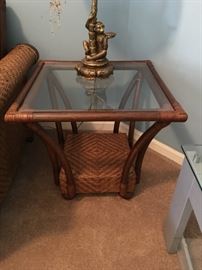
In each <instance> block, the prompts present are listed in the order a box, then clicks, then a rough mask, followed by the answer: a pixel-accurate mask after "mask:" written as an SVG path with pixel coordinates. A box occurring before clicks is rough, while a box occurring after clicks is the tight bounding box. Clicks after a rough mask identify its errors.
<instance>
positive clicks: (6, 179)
mask: <svg viewBox="0 0 202 270" xmlns="http://www.w3.org/2000/svg"><path fill="white" fill-rule="evenodd" d="M37 60H38V53H37V51H36V50H35V49H34V48H32V47H31V46H29V45H18V46H17V47H16V48H15V49H13V50H11V51H10V52H9V53H8V54H7V55H6V56H5V57H4V58H2V59H1V60H0V202H1V201H2V199H3V197H4V196H5V194H6V192H7V190H8V189H9V186H10V184H11V182H12V179H13V176H14V174H15V172H16V168H17V165H18V161H19V160H20V154H21V149H22V144H23V141H24V140H25V136H26V132H25V129H24V127H23V126H22V125H20V124H8V123H4V122H3V117H4V112H5V110H6V109H7V108H8V106H9V105H10V102H11V101H12V100H13V99H14V98H15V96H16V95H17V94H18V93H19V91H20V89H21V86H22V85H23V82H24V81H25V78H26V76H27V73H28V71H29V69H30V68H31V66H32V65H33V64H34V63H35V62H36V61H37Z"/></svg>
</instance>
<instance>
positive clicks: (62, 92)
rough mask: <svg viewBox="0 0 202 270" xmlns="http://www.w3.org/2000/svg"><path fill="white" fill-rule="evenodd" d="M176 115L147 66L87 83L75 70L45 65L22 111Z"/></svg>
mask: <svg viewBox="0 0 202 270" xmlns="http://www.w3.org/2000/svg"><path fill="white" fill-rule="evenodd" d="M50 110H51V111H69V110H71V111H90V110H93V111H96V110H99V111H100V110H105V111H106V110H109V111H112V110H119V111H173V108H172V106H171V104H170V102H169V101H168V99H167V97H166V95H165V94H164V92H163V91H162V89H161V88H160V86H159V84H158V83H157V81H156V80H155V78H154V76H153V75H152V73H151V71H150V70H149V68H148V67H147V65H146V64H145V63H136V64H134V65H133V66H132V67H131V66H129V67H128V68H127V66H124V68H120V67H119V68H118V69H116V68H115V70H114V73H113V75H111V76H110V77H109V78H107V79H99V78H96V79H95V80H88V79H85V78H83V77H81V76H78V75H77V72H76V70H75V69H74V66H73V65H72V66H71V65H65V64H64V63H63V64H61V63H55V64H51V63H45V64H44V66H43V68H42V70H41V71H40V73H39V74H38V76H37V78H36V80H35V81H34V83H33V85H32V86H31V88H30V90H29V92H28V94H27V96H26V98H25V100H24V102H23V104H22V106H21V107H20V109H19V111H37V112H38V111H39V112H43V111H50Z"/></svg>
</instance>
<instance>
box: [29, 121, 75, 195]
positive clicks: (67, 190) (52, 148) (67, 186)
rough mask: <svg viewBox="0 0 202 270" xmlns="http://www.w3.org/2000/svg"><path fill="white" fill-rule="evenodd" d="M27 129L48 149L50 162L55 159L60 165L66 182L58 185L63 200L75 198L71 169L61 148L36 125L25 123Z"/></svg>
mask: <svg viewBox="0 0 202 270" xmlns="http://www.w3.org/2000/svg"><path fill="white" fill-rule="evenodd" d="M26 125H27V127H28V128H30V129H31V130H32V131H33V132H35V133H36V134H37V135H38V136H39V137H40V138H41V140H42V141H43V142H44V144H45V145H46V147H47V148H48V153H49V154H50V152H51V154H50V158H51V161H52V162H54V159H55V158H56V157H57V160H58V161H59V162H60V163H61V166H62V167H63V168H64V171H65V174H66V181H65V182H64V181H63V182H62V183H60V188H61V192H62V195H63V197H64V198H65V199H72V198H73V197H74V196H75V191H76V189H75V184H74V180H73V174H72V170H71V167H70V165H69V163H68V161H67V159H66V157H65V155H64V152H63V150H62V148H61V147H60V146H59V144H57V143H56V142H55V141H54V140H53V139H52V138H51V137H50V136H49V135H48V134H47V133H46V132H45V131H44V129H43V128H42V127H41V126H40V125H39V124H38V123H26Z"/></svg>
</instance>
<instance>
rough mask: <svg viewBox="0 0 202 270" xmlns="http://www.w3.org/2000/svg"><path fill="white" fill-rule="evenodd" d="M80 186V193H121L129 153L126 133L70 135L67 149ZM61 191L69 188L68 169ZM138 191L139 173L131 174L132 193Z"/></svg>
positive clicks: (66, 152)
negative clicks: (137, 179) (136, 180)
mask: <svg viewBox="0 0 202 270" xmlns="http://www.w3.org/2000/svg"><path fill="white" fill-rule="evenodd" d="M64 152H65V155H66V158H67V159H68V161H69V163H70V165H71V168H72V171H73V175H74V181H75V184H76V193H105V192H119V189H120V181H121V174H122V170H123V165H124V163H125V161H126V158H127V156H128V153H129V146H128V142H127V136H126V134H109V133H104V134H103V133H80V134H68V135H67V137H66V142H65V146H64ZM60 184H61V189H63V187H64V188H65V187H66V177H65V173H64V170H63V169H61V172H60ZM134 188H135V173H134V170H131V172H130V175H129V187H128V191H130V192H133V191H134Z"/></svg>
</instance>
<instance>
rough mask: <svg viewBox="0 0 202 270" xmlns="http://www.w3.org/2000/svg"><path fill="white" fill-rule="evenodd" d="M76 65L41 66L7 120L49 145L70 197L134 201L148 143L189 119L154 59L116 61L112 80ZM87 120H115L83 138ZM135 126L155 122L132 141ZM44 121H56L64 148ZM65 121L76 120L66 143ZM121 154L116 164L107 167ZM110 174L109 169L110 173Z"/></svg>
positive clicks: (57, 179)
mask: <svg viewBox="0 0 202 270" xmlns="http://www.w3.org/2000/svg"><path fill="white" fill-rule="evenodd" d="M78 63H79V62H76V61H75V62H70V61H40V62H39V63H38V65H37V66H36V69H35V71H34V72H33V74H32V76H31V77H30V79H29V80H28V82H27V84H26V85H25V87H24V88H23V89H22V91H21V93H20V94H19V96H18V97H17V98H16V100H15V101H14V103H13V104H12V105H11V107H10V108H9V110H8V111H7V113H6V115H5V121H8V122H9V121H10V122H22V123H25V124H26V125H27V126H28V127H29V128H30V129H32V130H33V131H34V132H35V133H36V134H37V135H39V137H40V138H41V139H42V140H43V142H44V143H45V144H46V146H47V149H48V153H49V156H50V158H51V161H52V164H53V172H54V177H55V182H56V183H59V184H60V188H61V191H62V194H63V196H64V197H65V198H73V197H74V195H75V194H76V193H88V192H93V193H105V192H119V194H120V195H121V196H122V197H124V198H131V197H132V196H133V193H134V190H135V184H136V183H139V180H140V175H141V167H142V162H143V159H144V154H145V152H146V150H147V148H148V145H149V143H150V142H151V140H152V139H153V138H154V137H155V135H156V134H157V133H158V132H159V131H160V130H161V129H162V128H164V127H166V126H168V125H169V124H170V123H171V122H183V121H186V119H187V114H186V112H185V111H184V110H183V108H182V107H181V105H180V104H179V103H178V102H177V101H176V99H175V98H174V96H173V95H172V94H171V92H170V91H169V89H168V88H167V87H166V85H165V84H164V82H163V81H162V79H161V78H160V76H159V75H158V73H157V72H156V70H155V68H154V66H153V64H152V63H151V61H113V62H111V63H112V64H113V66H114V72H113V74H112V75H111V76H110V77H109V78H107V79H99V78H96V79H94V80H88V79H85V78H83V77H81V76H77V72H76V70H75V66H76V65H77V64H78ZM84 121H113V122H114V127H113V132H112V133H111V134H106V133H105V134H102V136H101V135H97V134H93V135H92V134H89V133H87V134H86V135H84V134H83V133H79V132H78V125H77V122H84ZM122 121H128V122H129V125H128V135H127V136H126V134H125V136H123V134H121V133H119V128H120V123H121V122H122ZM137 121H146V122H152V125H151V126H150V127H149V128H148V130H146V131H145V132H144V133H143V134H142V136H141V137H140V138H139V139H138V140H137V141H136V142H135V143H134V141H133V138H134V130H135V123H136V122H137ZM40 122H55V124H56V130H57V135H58V143H57V142H56V141H53V139H52V138H51V137H50V136H49V135H48V134H47V132H46V131H45V130H44V129H43V127H42V126H41V125H40V124H39V123H40ZM62 122H70V123H71V126H72V135H71V136H69V135H67V136H66V139H64V131H63V129H62ZM100 136H101V137H100ZM73 142H74V143H73ZM84 145H85V147H84ZM93 145H94V146H95V147H93ZM122 146H123V147H122ZM88 147H89V148H88ZM81 149H83V151H81ZM86 149H88V151H87V150H86ZM69 153H71V155H70V154H69ZM84 153H85V154H84ZM89 153H91V154H89ZM103 153H105V154H104V156H103ZM73 156H74V157H75V159H76V161H75V160H74V161H73V159H72V158H71V157H73ZM116 156H117V163H116V164H114V165H111V167H107V166H108V165H109V164H112V163H113V161H114V160H115V158H114V157H116ZM101 157H102V158H101ZM90 159H91V161H94V162H93V163H92V162H91V161H89V160H90ZM85 164H91V166H90V167H89V171H92V168H93V170H94V173H95V176H93V177H92V178H90V177H89V175H90V174H89V172H87V171H86V170H87V169H86V167H87V166H86V165H85ZM77 165H78V166H77ZM78 167H79V168H80V171H79V170H78ZM103 168H105V169H103ZM112 168H113V169H112ZM102 169H103V170H102ZM84 171H85V172H86V175H85V176H84V175H83V174H82V173H83V172H84ZM112 171H113V173H112ZM59 172H60V174H59ZM106 172H111V176H109V175H107V174H106ZM100 175H103V178H102V179H100ZM112 175H113V177H112ZM112 178H113V180H112ZM81 179H90V180H89V182H88V180H85V181H83V180H81ZM103 179H106V181H104V180H103ZM82 181H83V182H85V184H84V185H83V182H82ZM86 181H87V182H86ZM86 186H88V187H90V188H89V189H88V188H87V189H86Z"/></svg>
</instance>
